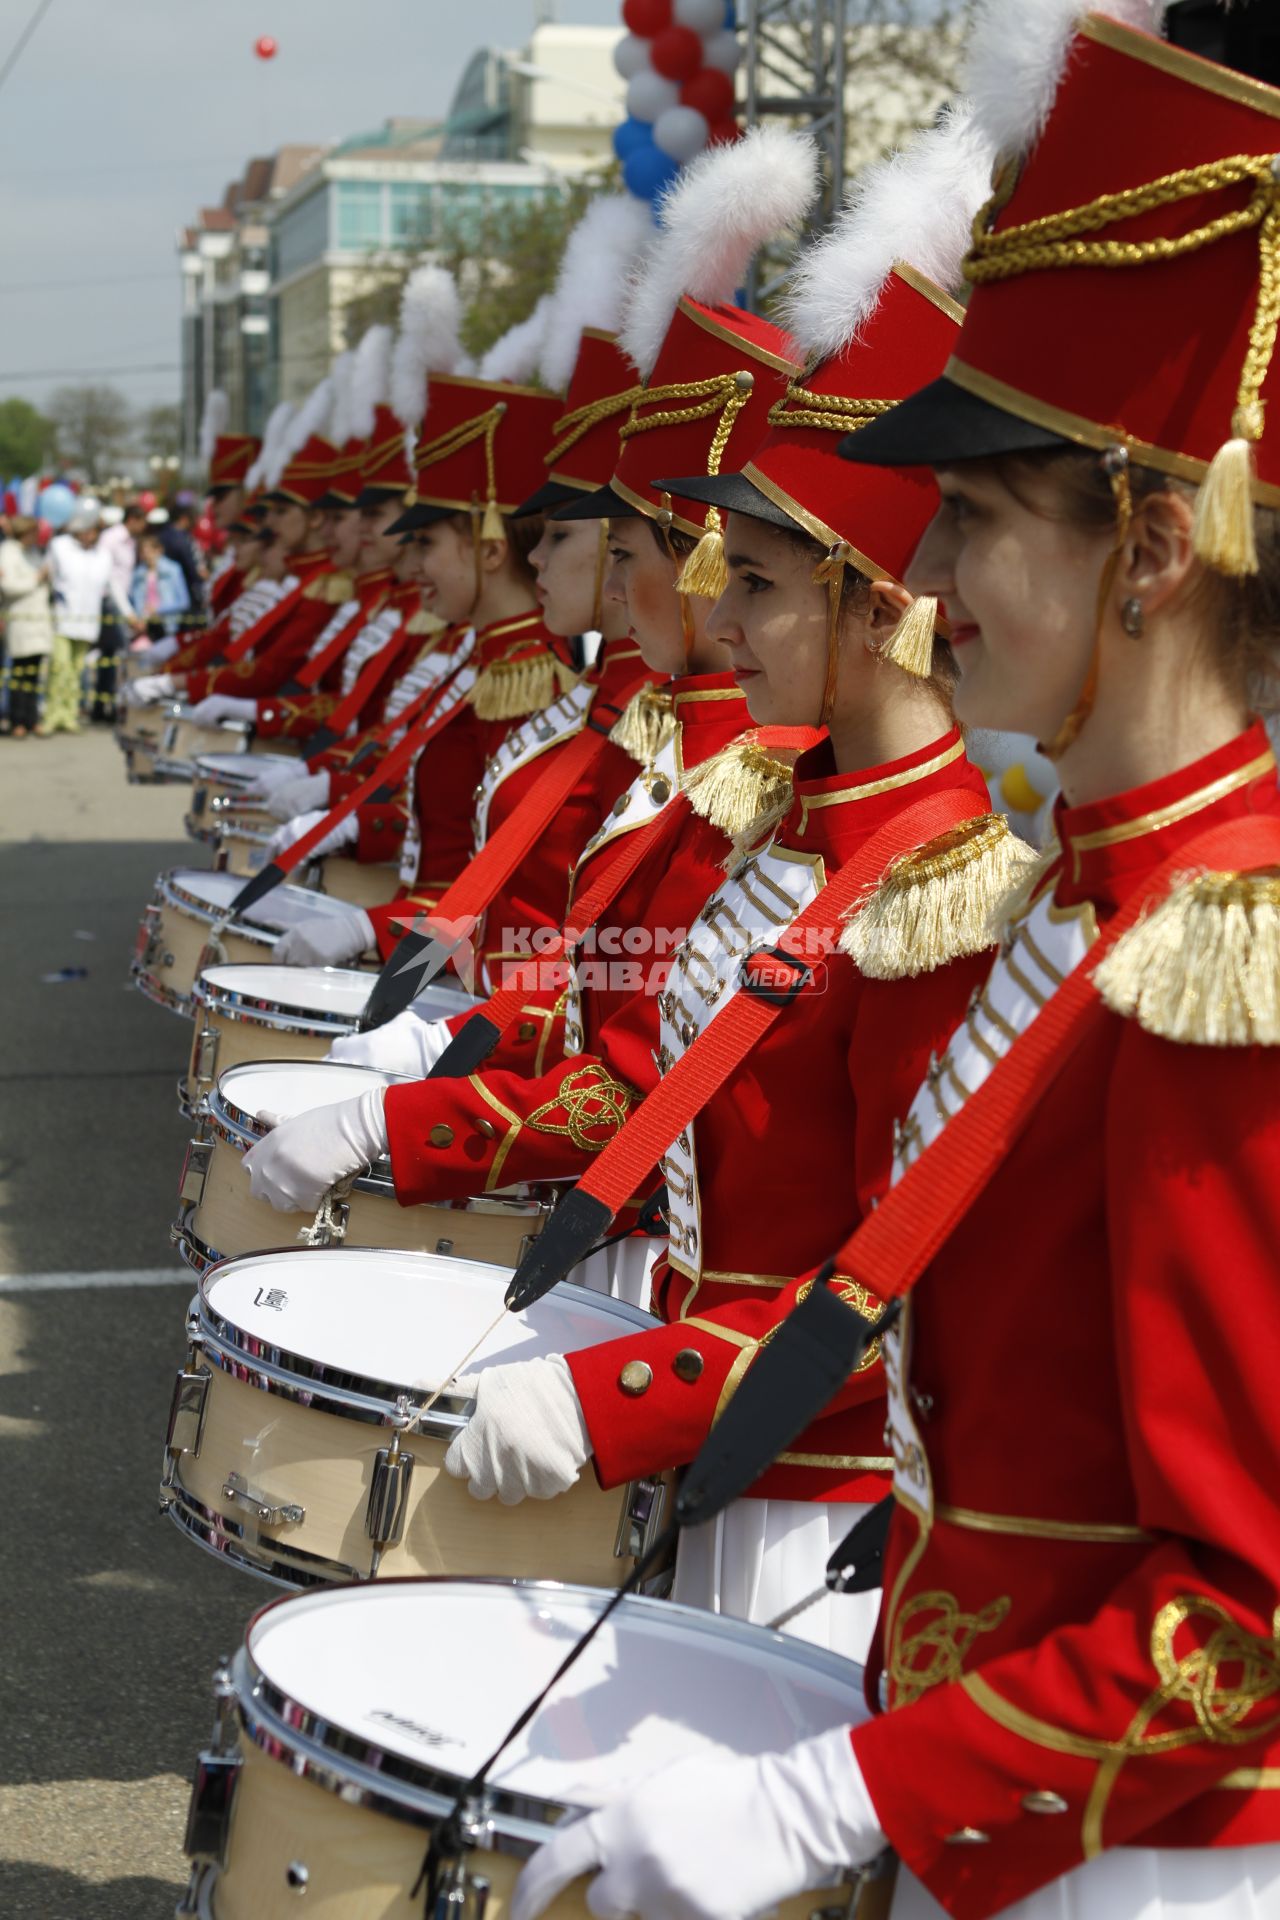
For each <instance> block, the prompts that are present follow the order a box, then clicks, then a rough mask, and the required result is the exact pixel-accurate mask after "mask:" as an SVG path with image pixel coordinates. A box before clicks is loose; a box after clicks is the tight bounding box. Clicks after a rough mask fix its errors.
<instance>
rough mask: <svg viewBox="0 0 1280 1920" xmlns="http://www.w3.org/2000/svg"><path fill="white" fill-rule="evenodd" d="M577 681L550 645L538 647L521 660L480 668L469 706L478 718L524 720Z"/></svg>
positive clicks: (566, 690) (557, 697)
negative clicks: (536, 650) (534, 651)
mask: <svg viewBox="0 0 1280 1920" xmlns="http://www.w3.org/2000/svg"><path fill="white" fill-rule="evenodd" d="M577 684H578V675H577V674H576V673H575V672H574V671H573V668H572V667H568V666H566V665H565V663H564V661H563V660H559V659H557V657H556V655H555V654H554V653H553V652H552V651H551V648H550V647H542V648H540V649H539V651H538V652H537V653H531V654H528V655H526V657H525V658H524V659H523V660H520V659H516V660H493V661H491V662H490V663H489V665H488V666H487V667H482V668H481V669H480V672H479V673H478V674H477V675H476V681H475V685H474V686H473V687H472V689H471V705H472V706H473V708H474V709H475V712H476V717H477V719H480V720H525V719H527V718H528V716H529V715H530V714H531V713H540V712H541V710H542V709H543V707H549V706H550V705H551V703H552V701H553V700H558V699H559V697H560V695H561V694H562V693H568V691H569V689H570V688H571V687H576V686H577Z"/></svg>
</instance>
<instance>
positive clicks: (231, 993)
mask: <svg viewBox="0 0 1280 1920" xmlns="http://www.w3.org/2000/svg"><path fill="white" fill-rule="evenodd" d="M271 964H272V962H271V961H269V960H267V961H255V960H219V961H215V962H214V964H213V965H212V966H208V967H202V968H201V970H200V972H199V973H198V974H197V976H196V983H195V986H194V987H193V988H192V990H191V1005H192V1009H193V1011H194V1010H195V1009H198V1008H202V1007H209V1008H211V1009H213V1010H215V1011H216V1012H218V1013H220V1014H224V1015H225V1016H226V1017H227V1019H229V1020H253V1018H254V1015H255V1014H257V1013H274V1014H278V1015H279V1016H280V1020H279V1022H278V1024H280V1025H281V1027H282V1028H283V1029H284V1030H286V1031H288V1032H290V1033H297V1032H304V1033H311V1034H314V1035H315V1036H316V1037H317V1038H322V1037H323V1036H324V1035H325V1034H327V1033H330V1032H338V1033H342V1034H346V1033H351V1032H354V1030H355V1029H354V1026H353V1025H352V1024H351V1023H352V1022H353V1021H358V1019H359V1017H360V1016H359V1013H358V1012H357V1013H355V1014H345V1013H343V1014H337V1013H335V1014H334V1015H333V1016H332V1017H331V1018H326V1017H325V1015H324V1013H323V1011H322V1010H320V1009H318V1008H316V1007H303V1006H295V1005H294V1004H293V1003H292V1002H291V1001H288V1000H271V999H263V998H260V997H256V996H254V995H252V994H245V993H240V992H237V990H236V989H235V988H234V987H224V986H220V985H219V984H218V982H217V981H210V982H209V984H208V986H206V985H205V982H206V980H207V979H208V976H209V975H210V974H211V973H217V972H218V971H219V970H220V969H221V968H223V967H253V966H270V965H271ZM281 971H282V972H284V973H289V974H294V975H299V976H301V975H303V974H308V973H324V974H332V975H341V976H342V977H343V978H344V979H350V980H352V981H353V982H354V981H356V980H361V981H364V982H365V983H366V986H365V999H364V1004H365V1005H367V1004H368V999H369V994H370V993H371V992H372V991H373V982H374V981H375V979H376V978H377V975H376V974H373V973H369V972H367V971H363V970H362V969H360V968H359V967H284V968H282V969H281ZM436 985H437V983H436V982H435V981H432V982H431V983H430V985H429V986H428V988H427V989H426V991H427V992H431V991H432V989H434V988H435V987H436ZM439 991H440V992H442V993H452V992H453V991H454V989H453V988H452V987H441V988H440V989H439ZM458 992H459V994H461V993H462V989H461V988H459V989H458ZM483 1004H484V1003H483V1002H482V1001H480V1000H477V999H475V998H474V996H473V997H472V999H471V1007H477V1006H482V1005H483ZM242 1007H244V1008H247V1009H249V1010H250V1011H247V1012H243V1013H242V1012H239V1011H238V1009H240V1008H242ZM467 1011H469V1009H468V1008H466V1007H455V1008H454V1009H453V1012H454V1013H465V1012H467ZM450 1017H452V1016H451V1015H449V1014H443V1015H442V1018H446V1019H447V1018H450ZM306 1021H319V1022H320V1024H319V1025H318V1026H306V1025H302V1026H299V1024H298V1023H299V1022H306ZM256 1024H261V1025H262V1026H271V1025H273V1024H276V1022H273V1021H272V1020H269V1019H266V1020H262V1021H261V1022H257V1023H256ZM325 1064H326V1065H328V1066H334V1067H336V1066H341V1065H342V1064H343V1063H342V1061H340V1060H330V1061H327V1062H326V1063H325Z"/></svg>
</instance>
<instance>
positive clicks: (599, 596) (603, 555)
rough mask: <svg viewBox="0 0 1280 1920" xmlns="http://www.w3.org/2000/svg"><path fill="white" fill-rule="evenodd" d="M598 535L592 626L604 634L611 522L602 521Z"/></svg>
mask: <svg viewBox="0 0 1280 1920" xmlns="http://www.w3.org/2000/svg"><path fill="white" fill-rule="evenodd" d="M596 524H597V528H598V531H597V533H596V578H595V585H594V586H593V587H592V590H591V624H592V626H593V627H594V628H595V630H596V632H597V633H599V634H603V632H604V576H605V570H606V568H607V566H608V562H609V522H608V521H607V520H600V521H598V522H597V523H596Z"/></svg>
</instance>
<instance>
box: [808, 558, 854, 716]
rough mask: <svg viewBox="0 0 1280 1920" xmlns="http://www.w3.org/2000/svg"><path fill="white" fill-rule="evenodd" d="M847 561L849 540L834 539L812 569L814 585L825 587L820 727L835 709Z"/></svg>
mask: <svg viewBox="0 0 1280 1920" xmlns="http://www.w3.org/2000/svg"><path fill="white" fill-rule="evenodd" d="M848 564H849V547H848V543H847V542H846V541H844V540H837V541H836V543H835V545H834V546H833V547H828V549H827V551H826V553H825V554H824V555H823V557H822V559H821V560H819V562H818V564H817V566H816V567H815V568H814V570H813V584H814V586H815V587H825V588H826V590H827V679H826V685H825V686H824V687H823V689H822V708H821V711H820V712H819V714H818V725H819V726H820V727H829V726H830V725H831V716H832V714H833V713H834V712H835V706H836V684H837V682H838V680H839V678H840V615H841V612H842V611H843V608H844V570H845V568H846V567H847V566H848Z"/></svg>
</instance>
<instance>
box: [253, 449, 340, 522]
mask: <svg viewBox="0 0 1280 1920" xmlns="http://www.w3.org/2000/svg"><path fill="white" fill-rule="evenodd" d="M337 462H338V451H337V448H336V447H333V446H331V445H330V443H329V441H327V440H322V439H321V438H320V435H319V434H318V433H313V434H311V435H310V436H309V437H308V438H307V439H306V440H305V441H304V442H303V444H302V446H301V447H299V449H298V451H297V453H295V454H293V455H292V456H291V458H290V459H289V461H288V464H287V465H286V467H285V469H284V472H283V473H282V474H281V475H280V478H279V480H277V482H276V484H275V486H274V487H272V488H271V489H270V490H269V492H267V493H266V494H265V495H264V496H263V497H264V498H265V499H266V501H267V502H268V504H269V505H271V506H296V507H314V506H316V505H317V504H318V503H319V501H320V498H321V496H322V495H323V493H324V491H325V488H326V487H327V486H328V484H329V481H330V478H331V477H332V475H333V471H334V468H335V466H336V465H337Z"/></svg>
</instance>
